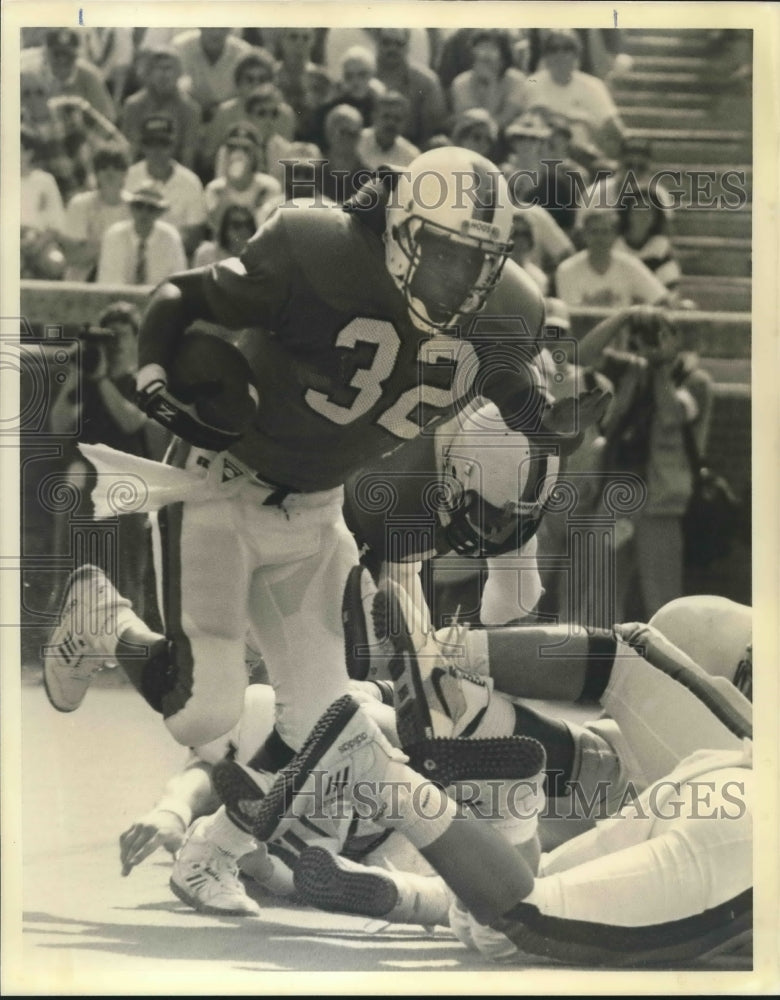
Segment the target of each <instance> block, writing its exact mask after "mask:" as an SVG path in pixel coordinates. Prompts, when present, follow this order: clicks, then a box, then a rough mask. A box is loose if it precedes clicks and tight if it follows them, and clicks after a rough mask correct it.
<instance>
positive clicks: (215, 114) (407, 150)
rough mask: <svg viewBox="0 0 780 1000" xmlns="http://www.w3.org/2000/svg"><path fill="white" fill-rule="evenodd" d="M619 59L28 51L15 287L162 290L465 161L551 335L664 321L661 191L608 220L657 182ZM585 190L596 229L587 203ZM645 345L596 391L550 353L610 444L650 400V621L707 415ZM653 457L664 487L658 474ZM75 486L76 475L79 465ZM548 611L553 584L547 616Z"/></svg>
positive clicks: (98, 388)
mask: <svg viewBox="0 0 780 1000" xmlns="http://www.w3.org/2000/svg"><path fill="white" fill-rule="evenodd" d="M717 41H718V40H717V39H713V45H716V44H717ZM620 43H621V35H620V32H618V31H597V30H582V31H579V30H578V31H572V30H558V29H553V30H547V31H541V30H535V29H534V30H488V29H461V30H456V31H451V30H450V31H448V30H441V29H425V30H423V29H420V30H417V29H402V28H378V29H346V28H345V29H338V30H328V29H314V28H305V27H299V28H276V29H264V28H263V29H258V28H248V29H223V28H196V29H192V30H187V31H184V32H182V31H180V30H178V29H172V28H171V29H166V28H135V29H131V28H99V29H90V30H87V29H79V30H78V31H76V30H72V29H68V28H61V29H51V30H25V31H24V32H23V46H24V47H23V49H22V60H21V108H22V114H21V119H22V121H21V147H22V157H21V162H22V167H21V174H22V184H21V226H22V232H21V250H22V253H21V268H22V277H23V278H38V279H49V280H52V279H64V280H69V281H82V282H97V283H98V284H106V285H119V286H122V285H128V286H131V285H141V286H144V285H146V286H149V285H154V284H155V283H157V282H159V281H161V280H163V279H164V278H165V277H166V276H167V275H169V274H171V273H173V272H175V271H178V270H181V269H183V268H185V267H186V266H188V265H195V266H199V265H205V264H209V263H213V262H215V261H219V260H222V259H224V258H226V257H230V256H236V255H238V254H240V253H241V251H242V249H243V247H244V246H245V245H246V243H247V241H248V240H249V238H250V237H251V235H252V233H253V232H254V230H255V228H256V227H257V226H258V225H260V224H262V222H263V220H264V219H265V218H267V217H268V215H269V213H270V212H272V211H273V210H274V209H275V208H276V207H277V206H278V205H279V204H280V203H281V202H282V201H284V200H285V199H286V198H289V197H292V196H294V195H300V194H304V195H309V196H311V195H312V194H313V192H314V191H315V190H316V192H317V194H318V196H319V197H320V199H321V200H322V201H323V202H325V201H326V199H329V200H331V201H332V202H336V203H338V202H343V201H345V200H346V199H347V198H349V197H350V196H351V195H353V194H354V193H355V191H356V190H357V189H358V188H359V187H360V185H361V182H362V180H363V179H364V178H365V177H366V174H367V172H368V171H371V170H374V169H376V168H378V167H379V166H380V165H382V164H391V165H395V166H398V167H404V166H407V165H408V164H409V163H410V162H411V160H413V159H414V157H415V156H416V155H417V154H418V152H420V151H424V150H427V149H432V148H435V147H441V146H449V145H457V146H461V147H464V148H467V149H471V150H474V151H476V152H479V153H481V154H483V155H485V156H487V157H488V158H489V159H491V160H492V161H493V162H494V163H496V164H497V165H499V166H500V169H501V170H502V172H503V173H504V175H505V176H506V177H507V179H508V181H509V185H510V191H511V195H512V198H513V199H514V207H515V228H514V234H513V238H514V249H513V252H512V255H513V258H514V259H515V260H516V261H517V262H518V263H519V264H520V265H521V266H523V267H524V268H525V269H526V270H527V272H528V273H529V274H530V275H531V277H532V278H533V280H534V281H535V282H536V283H537V284H538V285H539V288H540V290H541V292H542V294H543V295H544V296H546V297H551V296H552V297H554V298H552V299H549V298H548V303H552V305H549V304H548V323H551V324H552V326H554V327H555V326H557V327H558V328H560V330H561V331H563V332H564V333H565V332H566V331H567V330H568V329H569V314H568V309H569V308H577V307H580V306H599V307H607V308H608V309H610V310H616V313H615V315H616V316H618V317H622V318H623V320H626V318H627V316H628V312H627V310H630V309H631V307H632V306H636V304H638V303H642V304H645V305H646V306H648V307H650V308H651V309H652V310H655V309H656V307H658V306H664V305H671V306H680V305H689V304H690V303H687V302H681V300H680V298H679V291H678V286H679V283H680V278H681V270H680V265H679V263H678V261H677V259H676V257H675V253H674V250H673V246H672V243H671V240H670V216H671V200H670V199H669V200H668V203H667V199H666V198H665V196H664V189H663V188H662V187H660V186H658V185H656V186H654V188H653V192H654V197H653V198H650V197H649V196H648V197H647V201H646V203H644V204H642V205H640V206H638V205H637V200H636V198H635V197H633V198H628V199H625V200H624V201H623V202H622V203H621V200H620V199H619V198H618V197H617V193H618V192H619V191H621V190H622V186H621V185H622V181H623V180H624V179H625V178H626V177H627V176H629V175H630V176H631V178H632V180H633V186H632V191H634V192H636V191H637V190H638V191H639V192H640V194H641V195H643V196H644V195H648V194H649V190H650V189H649V186H648V185H649V181H650V178H651V176H652V173H653V160H652V149H651V148H650V145H649V143H648V142H647V141H646V140H645V139H644V138H641V137H636V136H632V135H630V134H628V133H627V131H626V129H625V128H624V126H623V124H622V122H621V117H620V114H619V111H618V108H617V106H616V104H615V101H614V99H613V97H612V95H611V92H610V81H611V80H612V79H614V77H615V76H616V75H617V74H620V73H621V72H624V71H625V70H626V69H628V68H630V65H631V57H630V56H629V55H627V54H626V53H624V52H621V51H620ZM735 73H736V75H737V76H739V67H736V69H735ZM597 183H598V184H601V186H602V192H606V195H607V199H606V200H607V201H608V205H607V206H606V207H605V205H604V204H601V205H600V206H599V202H598V200H597V201H596V205H597V206H599V207H588V205H587V201H588V199H587V198H583V193H585V194H588V193H589V192H591V190H592V189H593V187H594V185H595V184H597ZM610 195H611V197H609V196H610ZM653 315H656V313H655V312H654V313H653ZM551 316H552V319H551V318H550V317H551ZM648 322H649V321H648ZM648 322H645V327H644V329H645V333H646V334H647V330H648V329H649V330H650V334H647V335H648V336H649V337H650V339H649V340H648V341H647V342H641V337H640V338H639V340H638V341H637V342H636V343H634V344H633V349H632V350H631V348H632V344H630V343H628V342H627V341H626V339H625V330H623V340H622V341H618V342H616V344H612V345H611V346H610V345H609V344H608V342H607V340H605V341H604V345H603V346H604V353H603V355H602V354H601V353H598V354H597V355H594V357H593V358H592V359H591V361H590V363H589V366H588V367H587V370H586V368H585V367H582V366H577V365H575V364H574V363H573V361H572V359H571V358H567V357H566V356H565V355H564V354H561V352H560V351H559V352H557V355H556V356H555V358H553V357H550V358H548V359H547V361H548V364H549V365H550V366H551V371H552V369H554V371H552V375H553V377H552V383H554V385H555V387H557V389H558V390H560V388H561V386H566V387H569V388H572V387H577V386H581V384H586V383H583V381H582V380H583V379H585V378H586V376H587V377H588V378H591V379H593V378H596V379H597V380H601V381H602V382H606V381H607V380H611V381H612V383H613V385H614V387H615V388H616V390H617V397H618V400H619V401H620V403H621V405H622V406H623V416H622V418H620V419H618V416H616V414H619V413H620V407H618V408H617V409H616V410H615V411H614V412H613V414H612V419H613V423H616V426H617V424H620V431H621V433H622V432H623V431H625V425H626V420H627V418H626V412H627V410H629V409H631V410H632V412H633V413H634V415H636V412H639V411H640V410H641V406H642V405H645V404H647V405H650V404H649V403H648V400H649V399H650V398H651V397H653V395H654V396H655V410H654V411H653V414H654V415H651V414H650V411H649V410H647V411H644V410H642V411H641V412H642V413H643V414H644V417H643V418H642V419H643V420H644V424H645V427H644V429H645V431H646V432H647V433H646V434H645V438H644V440H643V442H642V448H643V449H644V451H643V453H642V455H641V456H640V457H639V459H638V460H639V461H641V463H644V470H645V471H646V472H647V471H648V470H650V472H652V475H653V476H655V479H653V483H654V484H655V485H654V487H653V489H654V490H655V492H654V493H653V496H652V497H651V499H652V504H651V506H650V507H648V508H647V510H646V511H645V513H644V516H643V517H642V518H640V519H639V520H638V521H636V523H635V524H634V525H633V527H632V529H631V534H632V535H633V537H634V542H635V547H636V548H637V549H638V550H639V558H638V564H639V565H641V566H643V567H644V571H643V572H644V574H645V576H646V577H648V579H646V580H644V581H643V582H642V595H643V597H644V598H645V602H646V605H647V606H646V609H645V612H646V614H647V615H649V614H651V613H652V611H653V610H655V608H656V607H658V606H660V605H661V604H663V603H664V602H665V601H667V600H670V599H671V598H673V597H675V596H677V594H678V593H679V592H681V590H680V588H681V581H680V579H679V576H680V572H681V568H680V559H681V556H680V550H681V540H680V518H681V511H682V510H684V507H685V496H686V495H687V493H688V492H689V490H690V482H689V481H688V480H689V473H688V471H687V466H686V464H685V462H686V459H685V456H684V454H683V453H682V450H681V448H682V446H681V445H680V440H679V435H677V437H675V435H674V430H673V428H672V424H674V422H675V421H677V423H679V422H680V421H687V422H690V423H695V425H696V428H697V433H698V434H699V436H700V438H702V439H703V437H702V436H706V427H707V422H708V419H709V408H710V398H709V397H710V390H709V387H708V384H707V378H706V377H705V376H702V375H701V373H700V372H698V370H696V369H691V370H690V371H688V372H686V375H685V377H686V379H689V380H690V382H691V385H692V386H693V388H692V389H690V388H689V389H685V388H682V387H681V386H680V385H679V384H676V383H674V382H673V380H672V376H671V374H670V373H671V372H672V370H673V366H674V365H675V364H677V363H678V360H679V359H678V355H679V350H678V348H679V345H678V344H677V341H676V334H675V332H674V329H673V328H668V327H664V326H663V324H662V323H660V321H657V320H653V321H652V322H649V326H648ZM112 323H113V324H114V325H116V324H117V323H119V326H120V327H122V324H123V323H124V324H125V325H128V324H129V325H130V326H132V325H133V324H134V323H135V319H134V318H133V317H131V316H130V315H129V314H128V315H124V314H123V313H122V309H119V313H118V314H117V311H116V309H115V310H114V312H113V313H111V315H109V316H108V317H107V316H105V315H104V316H103V317H102V318H101V319H100V322H99V326H100V327H104V326H109V327H110V326H111V324H112ZM653 323H655V326H653ZM629 325H630V324H629ZM125 332H126V331H125V330H124V327H123V328H122V329H121V330H120V334H121V336H119V335H117V337H118V340H117V343H118V344H119V343H120V342H121V343H124V340H123V338H124V333H125ZM615 333H617V327H616V328H615V330H611V332H610V336H611V335H612V334H615ZM130 339H132V337H131V338H130ZM659 345H660V346H659ZM616 346H617V347H620V348H621V350H622V353H621V351H614V350H613V348H614V347H616ZM117 349H118V348H112V350H117ZM101 352H102V353H103V354H104V355H105V357H102V360H101V362H100V366H99V367H98V368H97V369H96V370H95V371H92V372H90V373H88V376H87V384H88V385H89V387H90V391H91V395H89V396H88V400H87V402H88V401H89V399H92V398H93V397H94V400H93V402H95V406H96V412H98V410H100V412H102V413H103V414H104V417H101V418H96V419H98V422H100V423H101V424H105V425H106V426H112V424H113V423H116V422H117V421H116V420H115V419H114V418H113V417H112V416H111V413H110V412H108V411H110V410H111V407H112V404H113V405H114V408H115V409H116V411H117V412H118V413H119V414H120V416H121V420H119V426H120V428H121V433H122V434H124V435H125V437H126V438H127V440H126V441H125V442H124V445H127V444H128V442H130V443H131V444H132V443H133V442H136V437H137V428H136V427H135V426H134V424H135V422H136V418H137V417H138V416H139V414H138V413H137V412H136V413H135V414H133V413H132V412H131V409H130V407H131V406H132V404H131V403H130V402H129V399H130V396H131V393H129V392H126V391H125V390H126V389H127V386H126V385H124V382H122V381H121V379H120V378H119V376H120V375H121V376H122V378H124V376H125V375H126V374H127V371H126V370H125V369H124V368H123V369H122V371H119V369H117V370H116V371H117V372H118V373H119V374H116V372H115V371H114V369H113V368H111V363H112V362H111V357H109V353H110V352H108V351H107V349H106V348H105V346H103V347H101ZM610 352H612V353H610ZM120 353H121V352H120ZM126 361H127V358H125V361H124V362H123V364H124V363H125V362H126ZM552 383H551V384H552ZM123 386H124V388H123ZM115 389H116V391H114V390H115ZM640 397H641V399H640ZM68 399H69V397H68V395H67V394H64V395H63V397H62V400H61V402H63V401H64V402H63V405H65V404H67V400H68ZM632 400H633V402H632ZM637 400H639V402H637ZM629 403H630V406H629ZM98 404H100V406H98ZM107 407H108V410H107V409H106V408H107ZM637 407H639V409H637ZM106 413H108V416H106V415H105V414H106ZM60 416H61V415H60ZM71 416H73V414H71ZM678 418H679V419H678ZM621 421H622V422H621ZM672 439H674V441H676V442H677V445H676V446H675V447H673V448H671V451H670V450H669V448H670V447H671V446H669V447H667V446H668V443H669V441H671V440H672ZM136 444H137V442H136ZM124 445H123V446H124ZM133 447H135V444H133ZM664 449H666V450H664ZM579 454H580V462H581V464H582V463H584V465H583V469H584V470H585V471H586V472H587V471H591V472H596V473H602V472H605V471H606V472H608V471H615V469H616V468H617V465H616V464H615V462H617V459H616V458H615V456H614V455H613V456H612V462H613V464H612V465H611V466H610V467H609V469H607V467H606V466H605V465H604V462H605V461H606V459H605V458H604V455H605V441H604V440H600V441H599V440H595V439H594V440H593V441H592V442H590V443H589V445H588V447H586V448H585V449H584V450H582V451H581V452H580V453H579ZM662 454H663V455H665V462H666V464H665V465H663V467H662V465H661V464H659V463H658V462H655V463H654V457H655V456H658V455H662ZM634 458H637V456H634ZM633 467H634V466H632V468H633ZM580 471H582V470H580ZM69 475H72V476H74V477H75V478H76V479H78V478H79V477H83V475H84V470H83V469H82V468H81V467H79V465H78V462H77V461H76V460H75V459H74V463H73V466H72V468H70V469H69ZM651 478H652V477H651ZM595 502H596V498H595V497H594V503H595ZM560 529H561V525H560V524H556V522H555V519H554V518H553V517H552V516H551V517H550V519H549V521H548V523H547V525H546V528H545V531H546V532H547V534H548V536H549V537H548V540H547V541H548V545H549V547H550V551H553V550H555V549H556V548H560V546H561V545H562V544H563V541H562V537H559V536H560ZM128 530H129V531H130V532H132V531H133V530H135V529H134V528H133V527H132V526H131V527H130V528H129V529H128ZM556 532H557V534H556ZM543 535H544V533H543ZM670 552H672V553H673V554H675V553H676V555H675V559H677V557H678V556H679V559H677V561H676V562H675V566H676V567H677V569H676V570H675V574H676V575H675V579H674V580H670V577H669V573H668V572H667V573H666V576H665V578H666V580H667V582H669V583H670V587H671V590H670V587H664V586H661V584H660V583H659V577H663V576H664V572H662V570H664V569H666V570H668V567H669V565H670V563H669V559H670V558H671V556H670V555H669V553H670ZM659 560H660V562H659ZM659 567H660V568H659ZM633 569H636V563H635V564H633ZM678 570H679V571H680V572H678ZM137 572H139V570H138V568H137V567H136V573H137ZM628 579H629V575H628V571H627V574H626V576H625V580H628ZM134 586H135V589H136V590H137V589H138V586H139V582H138V578H137V577H136V580H135V581H134ZM555 590H556V588H555V586H554V585H552V584H551V585H550V586H549V587H548V594H553V595H554V593H555ZM559 596H560V595H559ZM560 600H561V601H562V600H563V598H561V599H560ZM559 608H560V601H559Z"/></svg>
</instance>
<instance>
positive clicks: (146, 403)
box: [136, 378, 243, 451]
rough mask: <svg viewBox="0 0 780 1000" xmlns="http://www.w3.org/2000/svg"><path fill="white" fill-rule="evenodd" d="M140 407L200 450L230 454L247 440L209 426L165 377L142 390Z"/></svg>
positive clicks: (137, 398) (138, 397)
mask: <svg viewBox="0 0 780 1000" xmlns="http://www.w3.org/2000/svg"><path fill="white" fill-rule="evenodd" d="M136 404H137V405H138V408H139V409H141V410H143V412H144V413H145V414H146V415H147V416H148V417H151V419H152V420H155V421H157V423H158V424H162V426H163V427H167V428H168V430H169V431H171V433H173V434H175V435H176V436H177V437H180V438H182V439H183V440H184V441H187V442H189V444H193V445H195V447H196V448H206V449H207V450H208V451H227V450H228V448H231V447H232V446H233V445H234V444H236V442H237V441H240V440H241V438H242V437H243V432H241V431H229V430H225V429H224V428H222V427H214V426H213V424H209V423H207V422H206V421H205V420H203V419H202V418H201V417H199V416H198V413H197V411H196V409H195V407H194V406H191V405H188V404H187V403H184V402H182V400H180V399H177V398H176V396H174V395H173V394H172V393H171V392H170V391H169V389H168V386H167V384H166V382H165V380H164V379H162V378H155V379H153V380H152V381H151V382H148V383H146V384H145V385H144V386H143V388H139V390H138V392H137V395H136Z"/></svg>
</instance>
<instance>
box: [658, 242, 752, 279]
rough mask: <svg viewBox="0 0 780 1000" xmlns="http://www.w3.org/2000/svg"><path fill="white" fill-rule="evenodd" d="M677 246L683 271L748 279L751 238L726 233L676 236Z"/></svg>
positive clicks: (691, 273) (675, 245)
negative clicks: (722, 234)
mask: <svg viewBox="0 0 780 1000" xmlns="http://www.w3.org/2000/svg"><path fill="white" fill-rule="evenodd" d="M674 248H675V250H676V252H677V256H678V259H679V261H680V266H681V268H682V270H683V273H684V274H689V275H710V276H715V275H717V276H719V277H720V276H727V277H731V278H749V277H750V275H751V266H750V265H751V241H750V239H743V238H734V237H723V236H676V237H675V238H674Z"/></svg>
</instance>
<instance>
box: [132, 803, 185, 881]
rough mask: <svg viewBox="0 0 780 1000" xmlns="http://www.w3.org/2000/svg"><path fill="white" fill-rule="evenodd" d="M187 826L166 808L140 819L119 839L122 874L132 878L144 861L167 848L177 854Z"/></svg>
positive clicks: (156, 810) (154, 810) (155, 810)
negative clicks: (155, 852) (133, 872)
mask: <svg viewBox="0 0 780 1000" xmlns="http://www.w3.org/2000/svg"><path fill="white" fill-rule="evenodd" d="M184 834H185V826H184V823H183V821H182V819H181V817H180V816H177V815H176V813H172V812H168V811H167V810H164V809H153V810H152V811H151V812H149V813H147V814H146V815H145V816H142V817H141V818H140V819H137V820H136V821H135V823H133V824H132V825H131V826H129V827H128V829H127V830H125V832H124V833H123V834H122V835H121V836H120V838H119V858H120V860H121V862H122V874H123V875H129V874H130V872H131V871H132V870H133V868H134V867H135V866H136V865H138V864H140V863H141V862H142V861H143V860H144V858H148V857H149V855H150V854H152V853H153V852H154V851H156V850H157V848H158V847H164V848H165V849H166V850H167V851H170V852H171V854H175V853H176V851H178V849H179V848H180V847H181V845H182V841H183V840H184Z"/></svg>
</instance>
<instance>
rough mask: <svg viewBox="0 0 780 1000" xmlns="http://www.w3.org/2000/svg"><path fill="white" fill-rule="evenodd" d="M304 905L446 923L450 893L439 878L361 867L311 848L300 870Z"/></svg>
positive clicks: (297, 872)
mask: <svg viewBox="0 0 780 1000" xmlns="http://www.w3.org/2000/svg"><path fill="white" fill-rule="evenodd" d="M295 888H296V890H297V892H298V895H299V896H300V898H301V901H302V902H304V903H307V904H308V905H309V906H316V907H317V908H318V909H320V910H328V911H329V912H330V913H351V914H353V915H355V916H359V917H372V918H374V919H376V920H386V921H388V922H389V923H402V924H422V925H423V926H425V927H432V926H435V925H436V924H446V922H447V912H448V910H449V905H450V901H451V899H452V896H451V893H450V892H449V890H448V889H447V887H446V886H445V884H444V882H443V881H442V879H440V878H438V877H437V876H435V875H417V874H414V873H411V872H402V871H390V870H388V869H386V868H379V867H376V866H368V865H361V864H358V863H357V862H355V861H349V860H348V859H347V858H344V857H340V856H338V855H335V854H332V853H331V852H330V851H328V850H325V848H323V847H309V848H307V849H306V850H305V851H303V852H302V853H301V856H300V857H299V859H298V863H297V864H296V866H295Z"/></svg>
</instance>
